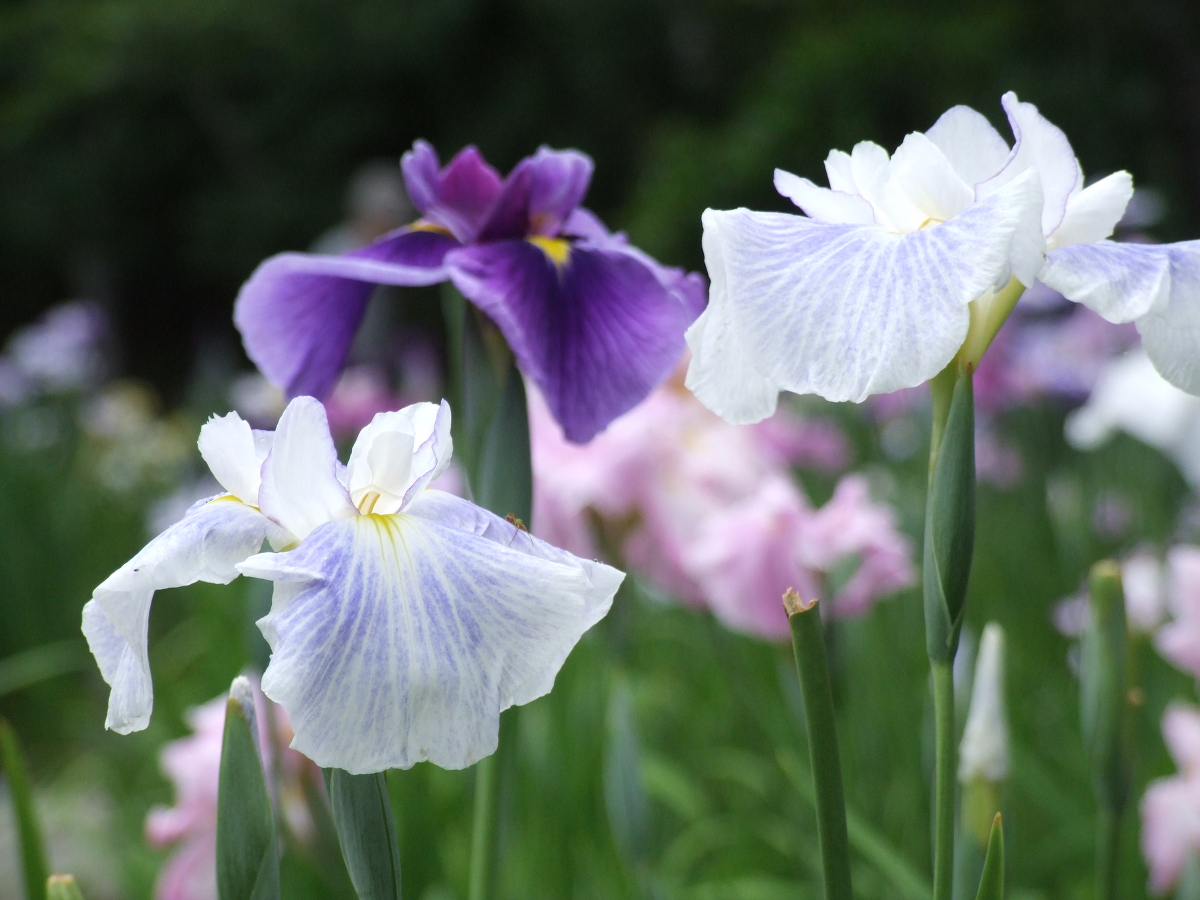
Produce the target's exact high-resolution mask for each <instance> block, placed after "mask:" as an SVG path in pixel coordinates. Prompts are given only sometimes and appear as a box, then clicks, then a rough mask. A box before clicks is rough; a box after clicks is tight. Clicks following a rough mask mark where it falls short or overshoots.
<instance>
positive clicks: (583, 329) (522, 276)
mask: <svg viewBox="0 0 1200 900" xmlns="http://www.w3.org/2000/svg"><path fill="white" fill-rule="evenodd" d="M446 263H447V267H448V269H449V271H450V277H451V279H452V280H453V281H454V284H455V286H456V287H457V288H458V289H459V290H460V291H462V293H463V295H464V296H466V297H467V298H468V299H470V300H471V301H472V302H473V303H475V304H476V305H477V306H478V307H479V308H480V309H482V310H483V311H484V312H485V313H487V315H488V316H490V317H491V318H492V320H493V321H494V322H495V323H496V325H497V326H498V327H499V328H500V330H501V332H503V334H504V337H505V338H506V339H507V340H508V345H509V346H510V347H511V348H512V350H513V352H514V353H515V354H516V357H517V361H518V363H519V364H520V366H521V369H522V370H523V371H524V372H525V374H526V375H527V376H529V377H530V378H532V379H533V381H534V382H535V383H536V384H537V385H538V387H539V388H540V389H541V391H542V393H543V394H544V395H545V398H546V402H547V404H548V405H549V407H550V410H551V412H553V413H554V417H555V418H556V419H557V420H558V422H559V424H560V425H562V427H563V432H564V434H565V435H566V436H567V438H568V439H569V440H571V441H575V442H576V443H585V442H587V441H589V440H591V439H592V438H593V437H594V436H595V435H596V434H597V433H598V432H599V431H601V430H602V429H603V428H604V427H605V426H606V425H608V423H609V422H611V421H612V420H613V419H615V418H616V417H617V416H619V415H621V413H623V412H626V411H627V410H629V409H631V408H632V407H633V406H635V405H636V404H637V403H639V402H640V401H641V400H642V399H643V398H644V397H645V396H646V395H647V394H648V393H649V392H650V391H651V390H652V389H653V388H654V387H655V386H656V385H658V384H659V382H661V381H662V380H663V378H665V377H666V376H667V375H668V374H669V373H670V371H671V369H672V368H674V366H675V364H676V363H677V362H678V361H679V356H680V354H681V353H682V352H683V348H684V341H683V333H684V330H685V329H686V328H687V327H688V325H690V324H691V323H692V321H693V320H694V319H695V317H696V314H697V312H696V306H697V305H698V299H697V297H696V296H695V295H696V293H697V287H698V285H697V283H696V282H695V281H694V280H676V281H673V282H672V283H671V286H670V287H667V286H664V284H663V282H662V281H660V279H659V273H658V272H657V271H656V270H655V269H654V268H651V267H650V266H649V265H647V263H646V262H645V261H644V259H643V258H642V256H641V255H640V254H638V253H636V252H630V251H629V250H628V249H626V248H620V247H617V246H615V245H609V246H606V247H603V248H601V247H597V246H595V245H592V244H589V243H587V242H581V243H578V244H575V245H574V246H572V247H571V249H570V251H569V253H568V255H567V257H566V258H565V259H564V260H562V262H561V264H556V263H555V262H554V261H553V260H551V259H550V258H549V257H548V256H547V255H546V254H545V253H543V252H542V250H540V249H539V248H538V247H536V246H534V245H533V244H531V243H529V242H527V241H521V240H515V241H499V242H496V243H492V244H483V245H479V246H475V247H466V248H463V249H461V250H455V251H454V252H453V253H451V254H449V255H447V257H446Z"/></svg>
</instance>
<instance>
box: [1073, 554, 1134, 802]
mask: <svg viewBox="0 0 1200 900" xmlns="http://www.w3.org/2000/svg"><path fill="white" fill-rule="evenodd" d="M1088 597H1089V616H1088V620H1087V624H1086V626H1085V627H1084V631H1083V646H1082V650H1083V654H1082V661H1081V666H1080V673H1079V682H1080V720H1081V724H1082V727H1083V740H1084V745H1085V746H1086V747H1087V750H1088V754H1089V756H1090V757H1091V761H1092V778H1093V780H1094V783H1095V788H1096V799H1097V800H1098V802H1099V803H1100V805H1101V806H1102V807H1104V808H1105V809H1109V810H1114V811H1116V810H1120V809H1121V808H1122V807H1123V806H1124V802H1125V797H1126V794H1127V793H1128V780H1129V779H1128V765H1127V753H1126V741H1125V737H1126V720H1127V712H1126V711H1127V709H1128V703H1127V696H1128V673H1127V670H1126V659H1127V656H1128V652H1129V649H1128V647H1129V635H1128V631H1127V626H1126V619H1125V595H1124V591H1123V590H1122V587H1121V570H1120V568H1119V567H1118V566H1117V564H1116V563H1114V562H1112V561H1110V560H1102V561H1101V562H1098V563H1096V564H1095V565H1094V566H1092V571H1091V575H1090V577H1089V580H1088Z"/></svg>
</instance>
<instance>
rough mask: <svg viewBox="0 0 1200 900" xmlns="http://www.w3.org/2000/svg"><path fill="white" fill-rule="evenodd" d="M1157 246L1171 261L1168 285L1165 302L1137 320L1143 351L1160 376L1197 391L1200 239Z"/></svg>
mask: <svg viewBox="0 0 1200 900" xmlns="http://www.w3.org/2000/svg"><path fill="white" fill-rule="evenodd" d="M1123 246H1133V245H1123ZM1136 246H1139V247H1147V245H1145V244H1139V245H1136ZM1159 249H1160V250H1162V251H1163V252H1164V253H1165V254H1166V257H1167V260H1168V262H1169V265H1170V283H1171V289H1170V292H1169V293H1168V295H1167V302H1166V305H1165V306H1155V307H1153V308H1151V310H1150V311H1149V312H1148V313H1147V314H1146V315H1144V316H1142V318H1140V319H1138V320H1137V329H1138V332H1139V333H1140V334H1141V336H1142V346H1143V347H1144V348H1145V350H1146V355H1147V356H1149V357H1150V361H1151V362H1153V363H1154V368H1156V369H1158V371H1159V372H1160V373H1161V374H1162V377H1163V378H1165V379H1167V381H1169V382H1171V384H1173V385H1175V386H1176V387H1177V388H1179V389H1180V390H1184V391H1187V392H1188V393H1189V394H1196V395H1200V241H1185V242H1183V243H1179V244H1165V245H1163V246H1162V247H1160V248H1159Z"/></svg>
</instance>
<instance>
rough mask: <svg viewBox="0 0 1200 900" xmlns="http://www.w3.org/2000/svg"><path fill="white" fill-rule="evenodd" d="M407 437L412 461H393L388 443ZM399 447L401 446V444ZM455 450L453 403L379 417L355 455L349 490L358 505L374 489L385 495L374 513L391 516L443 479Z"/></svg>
mask: <svg viewBox="0 0 1200 900" xmlns="http://www.w3.org/2000/svg"><path fill="white" fill-rule="evenodd" d="M397 435H406V436H408V437H409V438H411V440H409V441H408V451H407V459H405V460H403V461H401V460H388V459H385V458H383V457H384V443H385V442H386V441H387V439H388V438H389V437H393V438H394V437H395V436H397ZM397 447H399V445H397ZM453 452H454V445H453V442H452V441H451V438H450V405H449V404H448V403H446V401H445V400H443V401H442V402H441V403H440V404H436V403H414V404H412V405H410V406H406V407H404V409H400V410H396V411H395V412H382V413H377V414H376V415H375V418H373V419H372V420H371V423H370V424H369V425H367V427H366V428H364V429H363V430H362V431H361V432H360V433H359V436H358V440H356V441H355V442H354V448H353V449H352V450H351V451H350V461H349V463H348V464H347V466H346V469H347V481H346V484H347V487H348V488H349V490H350V498H351V500H352V501H353V502H354V503H355V505H358V506H361V503H362V498H363V497H364V496H365V495H366V493H368V492H370V491H376V492H377V493H379V494H381V497H380V499H379V501H378V502H377V503H376V504H375V506H374V508H373V511H374V512H376V513H380V514H390V513H394V512H399V511H400V510H401V509H403V508H404V507H405V506H406V505H407V504H408V503H409V501H411V499H412V498H413V497H414V496H416V494H417V493H418V492H419V491H421V490H423V489H424V488H425V486H426V485H428V484H429V483H430V482H431V481H433V480H434V479H435V478H437V477H438V476H439V475H441V474H442V473H443V472H444V471H445V470H446V467H447V466H448V465H450V459H451V457H452V455H453Z"/></svg>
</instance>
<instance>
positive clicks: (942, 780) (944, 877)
mask: <svg viewBox="0 0 1200 900" xmlns="http://www.w3.org/2000/svg"><path fill="white" fill-rule="evenodd" d="M933 712H934V721H935V724H936V727H937V764H936V770H935V771H936V776H935V790H934V829H933V900H950V896H951V893H952V891H953V887H954V800H955V796H954V795H955V790H956V788H957V778H956V775H957V771H956V770H957V768H958V752H957V750H958V748H957V747H956V746H955V738H956V734H955V729H954V670H953V668H952V667H951V664H950V663H947V662H935V663H934V664H933Z"/></svg>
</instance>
